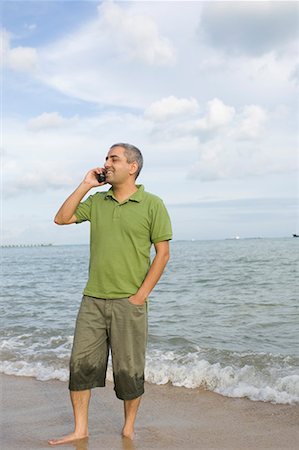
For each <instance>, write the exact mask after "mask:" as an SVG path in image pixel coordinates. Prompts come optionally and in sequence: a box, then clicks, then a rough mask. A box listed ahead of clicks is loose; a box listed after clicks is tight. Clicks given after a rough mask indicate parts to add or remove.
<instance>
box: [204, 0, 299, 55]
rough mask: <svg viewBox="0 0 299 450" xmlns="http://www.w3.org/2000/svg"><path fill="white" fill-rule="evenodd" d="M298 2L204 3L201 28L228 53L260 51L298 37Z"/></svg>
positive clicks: (253, 53)
mask: <svg viewBox="0 0 299 450" xmlns="http://www.w3.org/2000/svg"><path fill="white" fill-rule="evenodd" d="M298 14H299V5H298V3H297V2H290V1H284V2H281V1H278V2H275V1H272V2H265V1H255V2H253V1H236V2H230V3H229V4H227V3H226V2H206V3H204V7H203V11H202V17H201V30H202V31H203V35H204V36H205V37H206V39H207V41H208V42H209V43H210V44H212V46H213V47H216V48H218V49H220V50H223V51H225V52H227V53H228V54H229V55H234V54H247V55H250V56H254V55H255V56H256V55H263V54H265V53H268V52H270V51H272V50H273V49H275V50H277V51H278V50H280V49H281V48H283V47H284V46H285V45H287V44H289V43H290V42H292V41H296V39H298Z"/></svg>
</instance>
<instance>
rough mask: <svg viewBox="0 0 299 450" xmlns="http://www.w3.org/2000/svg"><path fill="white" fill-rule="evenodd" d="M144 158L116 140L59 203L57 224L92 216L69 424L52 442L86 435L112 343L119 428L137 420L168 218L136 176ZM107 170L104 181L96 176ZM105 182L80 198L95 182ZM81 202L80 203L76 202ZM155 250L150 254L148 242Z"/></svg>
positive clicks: (129, 429) (130, 430) (128, 431)
mask: <svg viewBox="0 0 299 450" xmlns="http://www.w3.org/2000/svg"><path fill="white" fill-rule="evenodd" d="M142 165H143V158H142V154H141V152H140V150H138V149H137V148H136V147H134V146H133V145H130V144H123V143H121V144H115V145H113V146H112V147H111V148H110V150H109V152H108V155H107V157H106V162H105V165H104V168H99V167H97V168H95V169H92V170H90V171H89V172H88V173H87V175H86V176H85V178H84V180H83V181H82V183H81V184H80V185H79V186H78V188H77V189H76V190H75V191H74V192H73V193H72V194H71V195H70V197H68V199H67V200H66V201H65V202H64V203H63V205H62V206H61V208H60V209H59V211H58V213H57V214H56V217H55V223H57V224H58V225H69V224H72V223H80V222H83V221H86V220H88V221H90V232H91V235H90V265H89V278H88V282H87V285H86V287H85V289H84V293H83V299H82V303H81V307H80V310H79V313H78V317H77V322H76V329H75V336H74V343H73V349H72V356H71V361H70V383H69V389H70V396H71V401H72V406H73V412H74V421H75V429H74V432H73V433H71V434H69V435H67V436H64V437H62V438H60V439H54V440H50V441H49V443H50V444H51V445H56V444H63V443H65V442H70V441H73V440H76V439H82V438H85V437H87V436H88V407H89V400H90V395H91V389H92V388H94V387H102V386H104V385H105V379H106V370H107V361H108V352H109V349H111V354H112V366H113V377H114V389H115V392H116V396H117V397H118V398H119V399H121V400H123V401H124V426H123V430H122V434H123V436H124V437H127V438H129V439H133V438H134V423H135V419H136V415H137V411H138V407H139V404H140V400H141V396H142V394H143V392H144V364H145V348H146V340H147V297H148V295H149V294H150V292H151V291H152V289H153V288H154V287H155V285H156V283H157V282H158V280H159V278H160V277H161V275H162V273H163V270H164V268H165V266H166V264H167V262H168V259H169V240H170V239H171V238H172V232H171V224H170V220H169V216H168V213H167V210H166V208H165V206H164V204H163V202H162V200H161V199H159V198H158V197H156V196H155V195H152V194H149V193H147V192H145V191H144V188H143V186H142V185H137V184H136V182H135V181H136V178H137V176H138V175H139V173H140V171H141V169H142ZM100 173H104V174H105V176H106V180H105V182H99V181H98V176H99V174H100ZM105 183H109V184H110V185H111V186H112V187H111V188H110V189H109V190H108V191H107V192H97V193H96V194H94V195H90V196H89V197H88V198H87V200H85V201H84V202H81V200H82V199H83V197H84V196H85V195H86V194H87V192H89V190H90V189H91V188H93V187H98V186H103V185H104V184H105ZM80 202H81V203H80ZM152 244H153V245H154V247H155V257H154V259H153V262H152V263H151V262H150V248H151V246H152Z"/></svg>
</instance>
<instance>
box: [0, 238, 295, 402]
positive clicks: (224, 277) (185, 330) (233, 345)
mask: <svg viewBox="0 0 299 450" xmlns="http://www.w3.org/2000/svg"><path fill="white" fill-rule="evenodd" d="M298 250H299V239H294V238H285V239H240V240H222V241H221V240H215V241H176V242H172V243H171V260H170V262H169V264H168V266H167V269H166V271H165V273H164V275H163V277H162V279H161V281H160V282H159V284H158V285H157V286H156V288H155V290H154V292H153V293H152V295H151V297H150V307H149V344H148V353H147V365H146V379H147V381H149V382H151V383H155V384H166V383H172V384H173V385H175V386H184V387H186V388H189V389H194V388H202V389H207V390H210V391H214V392H217V393H220V394H222V395H224V396H229V397H248V398H249V399H251V400H260V401H269V402H273V403H286V404H293V403H297V402H299V345H298V336H299V314H298V309H299V307H298V292H299V286H298V284H299V283H298ZM1 251H2V275H3V289H2V292H1V294H2V295H1V317H2V335H1V342H0V351H1V366H0V371H1V372H2V373H5V374H13V375H20V376H30V377H35V378H37V379H38V380H42V381H43V380H50V379H59V380H67V379H68V361H69V356H70V351H71V345H72V339H73V330H74V324H75V319H76V315H77V311H78V308H79V304H80V301H81V296H82V291H83V288H84V286H85V283H86V280H87V273H88V256H89V247H88V246H87V245H81V246H79V245H78V246H75V245H74V246H50V247H27V248H2V249H1ZM107 377H108V379H112V375H111V369H109V370H108V376H107Z"/></svg>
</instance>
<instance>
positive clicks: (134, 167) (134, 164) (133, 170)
mask: <svg viewBox="0 0 299 450" xmlns="http://www.w3.org/2000/svg"><path fill="white" fill-rule="evenodd" d="M137 170H138V164H137V162H136V161H133V162H132V163H131V169H130V174H131V175H134V174H136V172H137Z"/></svg>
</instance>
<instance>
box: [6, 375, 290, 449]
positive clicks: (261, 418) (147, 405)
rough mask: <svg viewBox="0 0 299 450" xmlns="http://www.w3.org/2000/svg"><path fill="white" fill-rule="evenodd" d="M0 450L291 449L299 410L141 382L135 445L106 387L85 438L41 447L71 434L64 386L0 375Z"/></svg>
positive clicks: (97, 394)
mask: <svg viewBox="0 0 299 450" xmlns="http://www.w3.org/2000/svg"><path fill="white" fill-rule="evenodd" d="M0 382H1V396H2V402H1V433H2V436H1V449H3V450H34V449H44V448H59V449H61V450H62V449H76V450H87V449H88V450H147V449H157V450H158V449H159V450H166V449H167V450H172V449H181V450H189V449H198V450H201V449H202V450H205V449H217V450H224V449H229V450H246V449H254V450H265V449H271V450H274V449H277V450H287V449H294V450H295V449H297V448H298V443H299V431H298V424H299V407H298V405H297V406H292V405H273V404H271V403H263V402H253V401H250V400H247V399H231V398H226V397H223V396H221V395H217V394H215V393H212V392H207V391H203V390H200V389H185V388H178V387H173V386H171V385H166V386H157V385H151V384H148V383H147V384H146V393H145V395H144V398H143V401H142V404H141V407H140V411H139V416H138V418H137V421H136V434H137V435H136V439H135V441H134V442H133V443H132V442H131V441H129V440H127V439H123V438H121V436H120V433H121V428H122V414H123V411H122V407H123V406H122V402H121V401H119V400H118V399H117V398H116V397H115V395H114V391H113V386H112V384H111V383H108V384H107V387H106V388H102V389H95V390H93V396H92V399H91V405H90V420H89V423H90V426H89V432H90V437H89V439H88V440H83V441H79V442H77V443H71V444H67V445H60V446H58V447H51V446H49V445H48V444H47V440H48V439H50V438H56V437H59V436H61V435H64V434H67V433H69V432H70V431H72V424H73V419H72V410H71V405H70V402H69V395H68V389H67V383H64V382H61V381H43V382H41V381H37V380H35V379H33V378H25V377H15V376H7V375H1V377H0Z"/></svg>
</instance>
